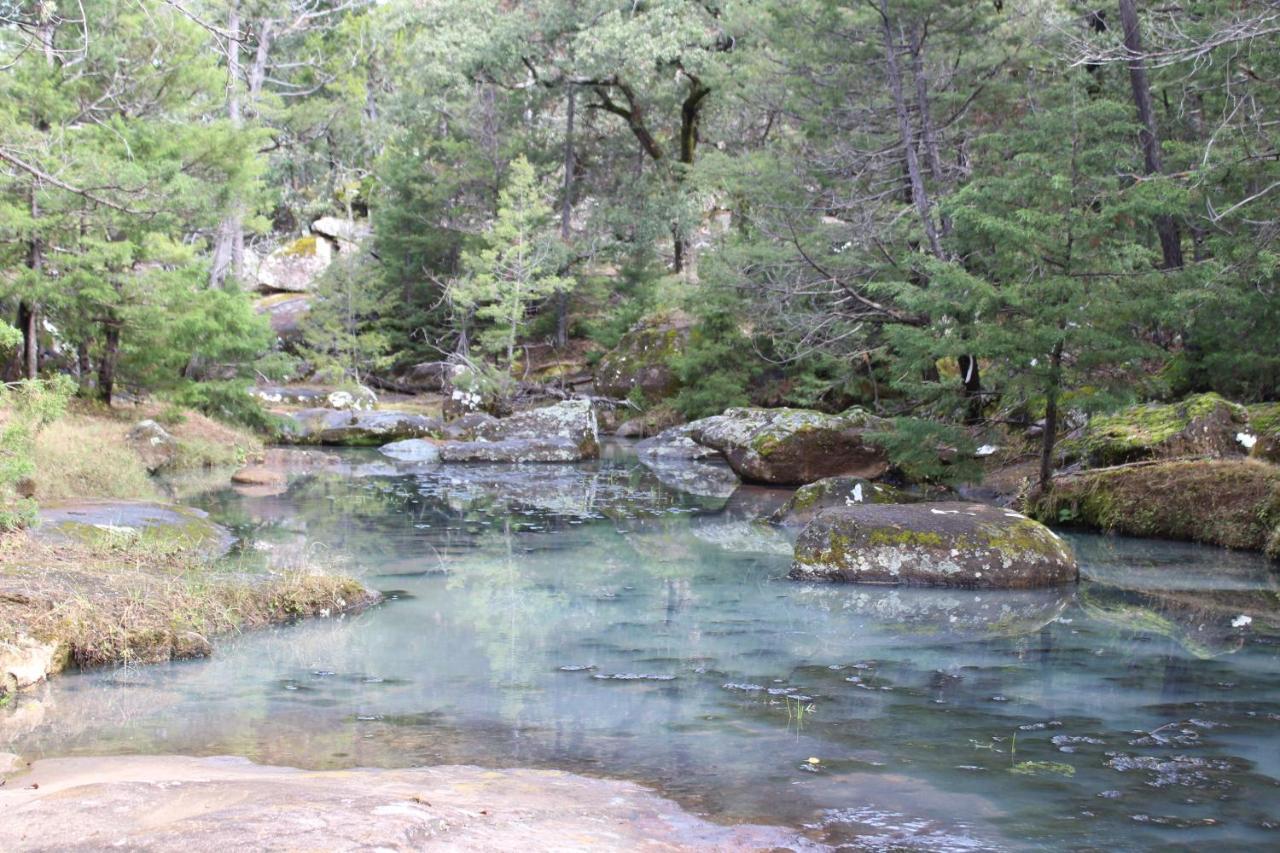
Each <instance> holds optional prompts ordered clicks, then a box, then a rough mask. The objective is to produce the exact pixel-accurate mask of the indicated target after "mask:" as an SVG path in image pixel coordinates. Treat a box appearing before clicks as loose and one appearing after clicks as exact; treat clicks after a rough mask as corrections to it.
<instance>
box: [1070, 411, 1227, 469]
mask: <svg viewBox="0 0 1280 853" xmlns="http://www.w3.org/2000/svg"><path fill="white" fill-rule="evenodd" d="M1248 420H1249V418H1248V412H1247V411H1246V409H1245V407H1244V406H1240V405H1238V404H1236V403H1232V402H1229V401H1227V400H1224V399H1223V398H1222V397H1219V396H1218V395H1217V394H1197V395H1195V396H1193V397H1188V398H1187V399H1185V400H1183V401H1181V402H1179V403H1168V404H1165V403H1148V404H1146V405H1141V406H1131V407H1129V408H1128V409H1124V410H1122V411H1120V412H1117V413H1115V414H1113V415H1103V416H1099V417H1095V418H1093V420H1091V421H1090V422H1089V425H1088V426H1087V427H1086V429H1085V432H1084V435H1083V436H1082V437H1081V438H1080V439H1078V440H1072V441H1068V442H1064V443H1063V453H1064V455H1066V456H1068V457H1070V456H1073V455H1074V456H1080V457H1082V458H1083V459H1084V460H1085V461H1086V462H1087V463H1088V464H1089V465H1090V466H1093V467H1102V466H1108V465H1121V464H1124V463H1126V462H1138V461H1142V460H1146V459H1172V458H1176V457H1179V456H1211V457H1231V456H1242V455H1244V454H1245V453H1246V452H1247V448H1246V447H1244V445H1243V444H1242V443H1241V441H1240V439H1239V438H1238V437H1237V436H1239V435H1240V434H1241V433H1242V432H1246V431H1247V429H1248Z"/></svg>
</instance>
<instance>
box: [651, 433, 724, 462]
mask: <svg viewBox="0 0 1280 853" xmlns="http://www.w3.org/2000/svg"><path fill="white" fill-rule="evenodd" d="M690 429H691V425H689V424H685V425H683V426H676V427H671V428H670V429H665V430H663V431H662V432H660V433H658V434H657V435H655V436H653V437H652V438H646V439H645V440H644V441H640V442H637V443H636V455H638V456H639V457H640V461H641V462H643V461H645V460H646V459H649V460H653V459H690V460H698V459H722V458H724V457H723V455H722V454H721V453H720V451H719V450H715V449H714V448H711V447H706V446H704V445H701V444H698V442H696V441H694V440H693V439H692V438H691V437H690Z"/></svg>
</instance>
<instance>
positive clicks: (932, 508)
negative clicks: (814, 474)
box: [791, 501, 1078, 589]
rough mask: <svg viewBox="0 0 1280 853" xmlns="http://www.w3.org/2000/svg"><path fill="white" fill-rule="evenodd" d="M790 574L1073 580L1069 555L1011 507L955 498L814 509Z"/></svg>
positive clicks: (929, 580)
mask: <svg viewBox="0 0 1280 853" xmlns="http://www.w3.org/2000/svg"><path fill="white" fill-rule="evenodd" d="M791 577H792V578H794V579H796V580H824V581H847V582H851V583H882V584H911V585H918V586H944V587H961V588H971V589H1031V588H1035V587H1045V586H1056V585H1058V584H1064V583H1072V582H1074V581H1075V580H1076V579H1077V577H1078V570H1077V567H1076V559H1075V555H1074V554H1073V553H1072V551H1071V548H1070V547H1068V546H1067V544H1066V543H1065V542H1063V541H1062V540H1061V539H1060V538H1059V537H1058V536H1057V535H1056V534H1054V533H1053V532H1052V531H1051V530H1049V528H1047V527H1045V526H1044V525H1042V524H1040V523H1039V522H1037V521H1034V520H1032V519H1030V518H1027V517H1026V516H1024V515H1021V514H1020V513H1016V512H1013V511H1012V510H1007V509H999V508H997V507H992V506H987V505H985V504H971V503H964V502H959V501H945V502H938V503H919V504H862V505H859V506H851V507H844V508H839V509H829V510H825V511H823V512H821V513H819V514H818V516H817V517H816V518H814V520H813V521H811V522H810V523H809V525H808V526H807V527H805V529H804V531H803V532H802V533H801V534H800V537H799V539H797V540H796V546H795V561H794V563H793V564H792V567H791Z"/></svg>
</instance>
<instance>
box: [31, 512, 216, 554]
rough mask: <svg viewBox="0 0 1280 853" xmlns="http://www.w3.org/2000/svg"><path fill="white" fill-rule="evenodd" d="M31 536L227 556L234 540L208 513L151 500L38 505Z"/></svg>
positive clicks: (62, 540) (54, 540) (51, 540)
mask: <svg viewBox="0 0 1280 853" xmlns="http://www.w3.org/2000/svg"><path fill="white" fill-rule="evenodd" d="M32 535H34V536H36V537H37V538H39V539H43V540H45V541H48V542H60V541H61V542H67V541H71V542H89V543H114V542H118V541H120V540H125V541H128V542H135V541H136V542H139V543H141V544H143V545H148V546H154V547H156V548H159V549H162V550H184V551H198V552H200V553H204V554H212V555H217V554H225V553H226V552H227V551H228V550H230V548H231V545H232V543H233V542H234V541H235V537H233V536H232V535H231V533H230V532H229V531H228V530H227V529H226V528H225V527H223V526H222V525H220V524H216V523H214V522H213V521H211V520H210V518H209V515H208V513H206V512H204V511H203V510H198V509H195V508H193V507H189V506H179V505H177V504H163V503H155V502H151V501H120V500H79V501H65V502H62V503H55V504H47V505H45V506H42V507H40V512H39V514H38V516H37V519H36V526H35V528H34V529H33V530H32Z"/></svg>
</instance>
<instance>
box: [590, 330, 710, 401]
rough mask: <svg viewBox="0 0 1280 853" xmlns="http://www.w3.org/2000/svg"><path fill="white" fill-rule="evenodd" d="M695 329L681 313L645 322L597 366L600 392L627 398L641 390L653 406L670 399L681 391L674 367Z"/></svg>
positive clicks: (597, 389) (621, 341) (596, 372)
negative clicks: (653, 403)
mask: <svg viewBox="0 0 1280 853" xmlns="http://www.w3.org/2000/svg"><path fill="white" fill-rule="evenodd" d="M692 328H693V320H692V319H691V318H690V317H688V316H687V315H685V314H683V313H680V312H678V311H677V312H670V313H666V314H661V315H657V316H654V317H649V318H647V319H645V320H643V321H641V322H640V323H639V324H637V325H636V326H634V327H633V328H632V329H631V330H630V331H628V332H627V333H626V334H625V335H623V336H622V340H620V341H619V342H618V345H617V346H616V347H614V348H613V349H612V350H610V351H609V352H607V353H605V355H604V357H603V358H601V359H600V361H599V363H598V364H597V365H596V371H595V387H596V392H597V393H598V394H602V395H604V396H606V397H614V398H616V399H623V398H625V397H628V396H629V395H631V393H632V392H633V391H635V390H637V389H638V390H639V391H640V393H641V394H643V395H644V397H645V399H647V400H648V401H649V402H651V403H652V402H657V401H658V400H663V399H665V398H667V397H670V396H671V395H673V394H674V393H675V392H676V391H677V390H679V388H680V380H679V378H678V377H677V376H676V373H675V369H674V364H675V360H676V359H677V358H678V357H679V356H680V355H681V354H682V353H684V351H685V347H686V346H687V345H688V343H689V336H690V334H691V330H692Z"/></svg>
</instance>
